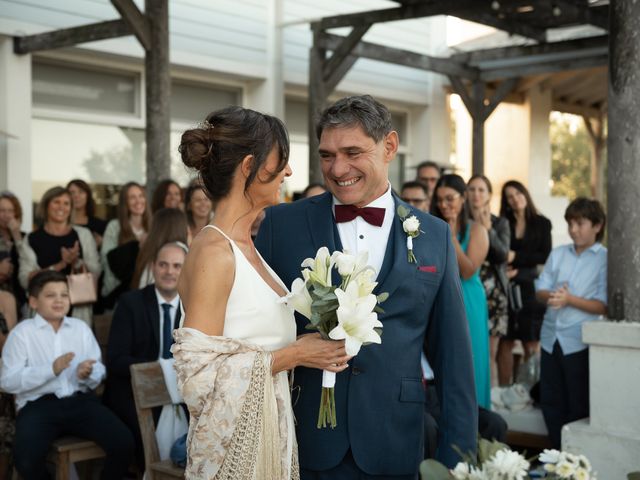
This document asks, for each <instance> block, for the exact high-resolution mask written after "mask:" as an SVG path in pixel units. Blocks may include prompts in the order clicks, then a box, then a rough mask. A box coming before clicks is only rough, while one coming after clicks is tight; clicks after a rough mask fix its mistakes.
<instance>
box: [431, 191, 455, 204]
mask: <svg viewBox="0 0 640 480" xmlns="http://www.w3.org/2000/svg"><path fill="white" fill-rule="evenodd" d="M459 196H460V194H459V193H456V194H455V195H447V196H446V197H438V198H436V203H437V204H438V205H442V204H443V203H447V204H449V205H451V204H452V203H453V202H455V201H456V200H457V199H458V197H459Z"/></svg>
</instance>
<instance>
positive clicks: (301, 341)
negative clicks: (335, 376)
mask: <svg viewBox="0 0 640 480" xmlns="http://www.w3.org/2000/svg"><path fill="white" fill-rule="evenodd" d="M293 346H294V347H296V350H297V352H298V359H299V360H298V362H297V363H298V365H301V366H303V367H309V368H318V369H320V370H328V371H330V372H336V373H338V372H342V371H343V370H345V369H346V368H347V367H349V364H348V363H347V362H348V361H349V360H351V359H352V358H353V357H351V356H349V355H347V352H346V351H345V348H344V340H324V339H323V338H322V337H321V336H320V334H319V333H309V334H306V335H300V336H299V337H298V340H296V342H295V343H294V344H293Z"/></svg>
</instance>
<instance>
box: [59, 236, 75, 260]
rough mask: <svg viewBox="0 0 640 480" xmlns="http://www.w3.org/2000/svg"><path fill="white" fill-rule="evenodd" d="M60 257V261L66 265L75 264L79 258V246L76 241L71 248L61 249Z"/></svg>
mask: <svg viewBox="0 0 640 480" xmlns="http://www.w3.org/2000/svg"><path fill="white" fill-rule="evenodd" d="M60 256H61V257H62V261H63V262H64V263H66V264H67V265H73V264H74V263H76V260H78V258H79V257H80V244H79V243H78V241H77V240H76V243H74V244H73V247H71V248H66V247H61V248H60Z"/></svg>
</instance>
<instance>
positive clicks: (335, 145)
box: [319, 126, 398, 207]
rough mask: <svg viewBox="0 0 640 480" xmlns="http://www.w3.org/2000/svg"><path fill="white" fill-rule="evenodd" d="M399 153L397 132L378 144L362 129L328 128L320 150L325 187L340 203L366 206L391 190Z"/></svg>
mask: <svg viewBox="0 0 640 480" xmlns="http://www.w3.org/2000/svg"><path fill="white" fill-rule="evenodd" d="M397 150H398V134H397V133H396V132H390V133H389V134H387V135H386V136H385V137H384V138H383V139H382V140H381V141H379V142H376V141H375V140H374V139H373V138H371V137H369V136H368V135H367V134H366V133H365V132H364V130H363V129H362V128H361V127H360V126H356V127H332V128H325V129H324V130H323V131H322V135H321V136H320V147H319V153H320V164H321V168H322V174H323V176H324V181H325V185H326V186H327V188H328V189H329V191H330V192H331V193H333V195H334V196H335V197H336V198H337V199H338V200H339V201H340V202H342V203H345V204H349V205H355V206H357V207H364V206H365V205H368V204H369V203H371V202H372V201H374V200H375V199H376V198H378V197H380V196H381V195H382V194H384V192H386V191H387V187H388V185H389V163H391V161H392V160H393V158H394V157H395V154H396V151H397Z"/></svg>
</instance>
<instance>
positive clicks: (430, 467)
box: [420, 458, 453, 480]
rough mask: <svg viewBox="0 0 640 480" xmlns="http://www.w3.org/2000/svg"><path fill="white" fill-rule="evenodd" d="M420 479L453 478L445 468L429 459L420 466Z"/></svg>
mask: <svg viewBox="0 0 640 480" xmlns="http://www.w3.org/2000/svg"><path fill="white" fill-rule="evenodd" d="M420 478H421V479H422V480H450V479H451V478H453V477H452V476H451V474H450V473H449V470H448V469H447V467H445V466H444V465H442V464H441V463H440V462H437V461H435V460H433V459H431V458H430V459H428V460H425V461H424V462H422V463H421V464H420Z"/></svg>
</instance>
